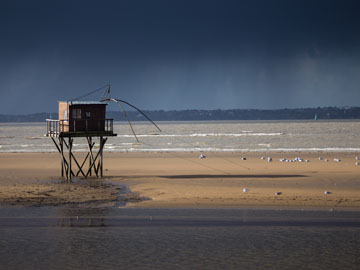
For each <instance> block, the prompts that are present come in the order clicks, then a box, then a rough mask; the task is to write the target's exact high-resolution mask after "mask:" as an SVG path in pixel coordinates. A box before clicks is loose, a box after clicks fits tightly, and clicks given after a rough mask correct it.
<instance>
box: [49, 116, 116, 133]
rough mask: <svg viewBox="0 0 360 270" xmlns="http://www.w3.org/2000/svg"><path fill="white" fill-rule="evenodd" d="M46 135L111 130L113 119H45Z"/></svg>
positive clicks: (112, 128)
mask: <svg viewBox="0 0 360 270" xmlns="http://www.w3.org/2000/svg"><path fill="white" fill-rule="evenodd" d="M46 126H47V132H46V136H49V137H54V136H55V137H56V136H59V134H60V133H62V132H111V133H112V132H113V131H114V119H71V120H54V119H46Z"/></svg>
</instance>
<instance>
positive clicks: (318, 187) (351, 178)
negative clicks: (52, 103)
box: [0, 152, 360, 209]
mask: <svg viewBox="0 0 360 270" xmlns="http://www.w3.org/2000/svg"><path fill="white" fill-rule="evenodd" d="M203 154H204V155H205V156H206V158H203V159H200V158H199V155H200V153H197V152H181V153H178V152H151V153H146V152H145V153H144V152H141V153H140V152H138V153H134V152H123V153H113V152H111V153H105V154H104V178H103V179H93V178H91V179H90V180H91V181H92V183H97V184H84V183H85V182H84V181H82V179H80V180H78V181H74V182H75V183H73V184H66V183H63V182H62V181H61V177H60V156H59V154H58V153H0V204H2V205H4V204H5V205H6V204H11V205H20V206H22V205H57V204H64V203H84V202H106V201H109V202H110V201H116V200H117V196H118V192H119V187H118V186H117V184H119V185H127V186H129V188H130V190H131V191H132V195H131V196H134V194H136V196H138V197H139V198H148V200H135V201H136V203H135V202H134V203H128V204H127V206H126V207H152V208H162V207H185V208H186V207H196V208H207V207H209V208H218V207H224V208H226V207H276V208H292V207H295V208H329V209H360V166H359V165H356V164H355V163H356V162H357V161H356V160H355V157H356V156H357V153H324V152H320V153H317V152H316V153H298V152H286V153H281V152H277V153H257V152H248V153H238V152H234V153H223V152H210V153H203ZM76 155H77V156H78V158H79V160H81V158H83V155H84V153H76ZM261 156H264V157H265V158H266V159H265V160H262V159H260V157H261ZM269 156H270V157H271V158H272V162H268V161H267V157H269ZM244 157H245V158H246V160H244V159H243V158H244ZM295 157H301V158H302V159H303V162H280V159H282V158H285V159H293V158H295ZM319 157H321V158H322V160H319V159H318V158H319ZM326 159H327V160H328V162H326V161H325V160H326ZM334 159H338V160H340V162H337V161H334ZM305 160H309V162H305ZM79 183H80V184H79ZM244 189H245V191H246V192H243V191H244ZM325 191H327V192H325ZM325 193H327V194H325ZM129 201H131V200H129Z"/></svg>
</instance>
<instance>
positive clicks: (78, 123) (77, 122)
mask: <svg viewBox="0 0 360 270" xmlns="http://www.w3.org/2000/svg"><path fill="white" fill-rule="evenodd" d="M71 118H72V120H73V122H74V132H77V131H85V123H84V122H83V121H82V120H81V109H75V108H74V109H72V110H71Z"/></svg>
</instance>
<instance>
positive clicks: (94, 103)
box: [59, 101, 107, 105]
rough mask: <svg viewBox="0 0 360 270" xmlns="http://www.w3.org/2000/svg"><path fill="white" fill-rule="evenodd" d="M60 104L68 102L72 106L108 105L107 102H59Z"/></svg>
mask: <svg viewBox="0 0 360 270" xmlns="http://www.w3.org/2000/svg"><path fill="white" fill-rule="evenodd" d="M59 102H67V103H69V104H70V105H107V103H106V102H101V101H59Z"/></svg>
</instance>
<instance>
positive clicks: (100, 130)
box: [46, 101, 116, 181]
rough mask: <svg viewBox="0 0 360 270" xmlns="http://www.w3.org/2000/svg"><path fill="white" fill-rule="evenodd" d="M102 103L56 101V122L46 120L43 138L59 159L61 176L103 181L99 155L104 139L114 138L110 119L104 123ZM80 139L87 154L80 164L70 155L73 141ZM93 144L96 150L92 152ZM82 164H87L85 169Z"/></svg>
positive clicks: (101, 151) (69, 178) (101, 155)
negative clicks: (52, 145) (52, 143)
mask: <svg viewBox="0 0 360 270" xmlns="http://www.w3.org/2000/svg"><path fill="white" fill-rule="evenodd" d="M106 105H107V103H105V102H96V101H92V102H91V101H59V119H58V120H53V119H47V120H46V123H47V132H46V135H47V136H48V137H50V138H51V139H52V141H53V142H54V144H55V146H56V148H57V150H58V152H59V153H60V157H61V176H62V177H63V178H66V179H67V180H69V181H71V178H72V177H74V176H75V177H76V176H79V175H81V176H83V177H85V178H87V177H88V176H92V175H94V176H96V177H103V151H104V146H105V143H106V141H107V139H108V137H112V136H116V134H115V133H114V131H113V127H114V125H113V119H106V118H105V115H106ZM75 137H77V138H78V137H83V138H85V139H86V142H87V145H88V152H87V154H86V156H85V159H84V160H83V161H82V162H78V160H77V158H76V157H75V155H74V152H73V151H74V144H73V142H74V138H75ZM95 140H98V141H99V148H98V150H97V151H96V150H95V147H94V146H95ZM85 164H88V165H89V166H88V168H86V167H87V166H86V165H85Z"/></svg>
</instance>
